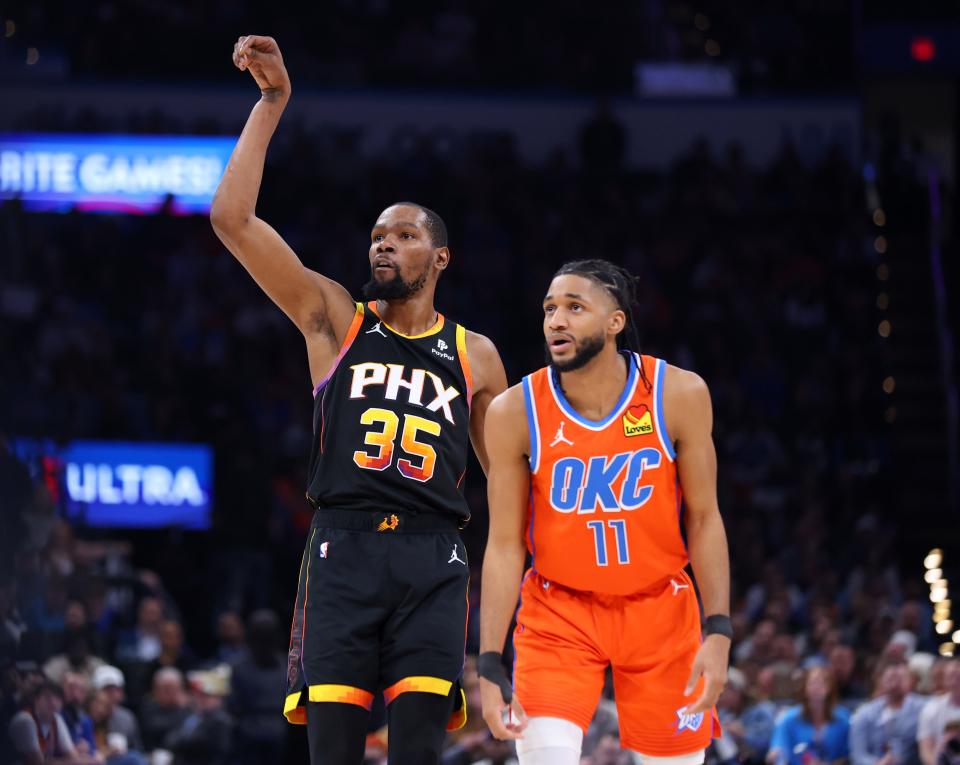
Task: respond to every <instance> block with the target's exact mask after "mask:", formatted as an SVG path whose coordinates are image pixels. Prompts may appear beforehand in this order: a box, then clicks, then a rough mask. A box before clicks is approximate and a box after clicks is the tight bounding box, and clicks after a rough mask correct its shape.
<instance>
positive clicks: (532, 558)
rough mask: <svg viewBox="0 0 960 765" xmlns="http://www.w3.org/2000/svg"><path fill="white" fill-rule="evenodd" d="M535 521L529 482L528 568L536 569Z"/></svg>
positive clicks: (531, 483) (535, 513)
mask: <svg viewBox="0 0 960 765" xmlns="http://www.w3.org/2000/svg"><path fill="white" fill-rule="evenodd" d="M536 519H537V508H536V504H535V503H534V501H533V481H531V482H530V528H529V529H528V530H527V538H528V539H529V540H530V568H531V570H536V568H537V541H536V538H535V537H534V536H533V522H534V521H535V520H536Z"/></svg>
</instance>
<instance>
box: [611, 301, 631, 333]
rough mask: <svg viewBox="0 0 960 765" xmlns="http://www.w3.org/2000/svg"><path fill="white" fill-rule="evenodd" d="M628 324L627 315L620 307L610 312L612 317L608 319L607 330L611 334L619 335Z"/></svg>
mask: <svg viewBox="0 0 960 765" xmlns="http://www.w3.org/2000/svg"><path fill="white" fill-rule="evenodd" d="M626 326H627V315H626V314H625V313H624V312H623V311H621V310H620V309H619V308H618V309H617V310H616V311H614V312H613V313H611V314H610V318H609V319H608V321H607V331H608V332H609V333H610V334H611V335H619V334H620V333H621V332H623V329H624V327H626Z"/></svg>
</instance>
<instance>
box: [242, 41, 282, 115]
mask: <svg viewBox="0 0 960 765" xmlns="http://www.w3.org/2000/svg"><path fill="white" fill-rule="evenodd" d="M233 63H234V65H235V66H236V67H237V69H240V70H241V71H243V70H244V69H246V70H247V71H248V72H250V74H252V75H253V79H254V80H256V83H257V85H258V86H259V87H260V92H261V93H262V94H263V97H264V98H266V99H268V100H274V99H278V98H287V97H289V96H290V77H289V76H288V75H287V68H286V67H285V66H284V65H283V56H281V55H280V48H279V46H278V45H277V41H276V40H274V39H273V38H272V37H261V36H260V35H246V36H245V37H241V38H240V39H239V40H237V42H236V44H235V45H234V46H233Z"/></svg>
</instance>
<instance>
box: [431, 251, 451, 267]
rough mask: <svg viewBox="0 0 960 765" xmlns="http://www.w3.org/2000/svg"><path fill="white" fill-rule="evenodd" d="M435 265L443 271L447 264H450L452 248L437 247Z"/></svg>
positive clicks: (434, 255) (434, 254) (434, 253)
mask: <svg viewBox="0 0 960 765" xmlns="http://www.w3.org/2000/svg"><path fill="white" fill-rule="evenodd" d="M433 257H434V261H433V262H434V265H436V267H437V268H439V269H440V270H441V271H443V270H444V269H445V268H446V267H447V266H449V265H450V248H449V247H437V249H435V250H434V251H433Z"/></svg>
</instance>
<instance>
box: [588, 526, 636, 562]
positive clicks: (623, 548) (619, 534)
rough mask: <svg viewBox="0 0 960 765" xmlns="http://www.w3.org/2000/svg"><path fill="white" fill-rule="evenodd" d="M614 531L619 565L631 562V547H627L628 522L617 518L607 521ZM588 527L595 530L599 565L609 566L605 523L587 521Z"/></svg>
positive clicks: (594, 540) (594, 539) (594, 538)
mask: <svg viewBox="0 0 960 765" xmlns="http://www.w3.org/2000/svg"><path fill="white" fill-rule="evenodd" d="M607 525H609V526H610V528H611V529H613V532H614V537H615V538H616V542H617V563H620V564H624V563H629V562H630V547H629V546H628V545H627V520H626V518H615V519H613V520H609V521H607ZM587 526H588V527H589V528H591V529H593V542H594V545H595V547H596V551H597V565H598V566H606V565H607V533H606V529H605V528H604V523H603V521H587Z"/></svg>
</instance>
